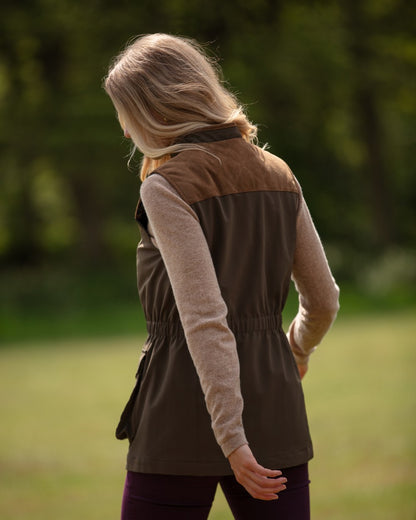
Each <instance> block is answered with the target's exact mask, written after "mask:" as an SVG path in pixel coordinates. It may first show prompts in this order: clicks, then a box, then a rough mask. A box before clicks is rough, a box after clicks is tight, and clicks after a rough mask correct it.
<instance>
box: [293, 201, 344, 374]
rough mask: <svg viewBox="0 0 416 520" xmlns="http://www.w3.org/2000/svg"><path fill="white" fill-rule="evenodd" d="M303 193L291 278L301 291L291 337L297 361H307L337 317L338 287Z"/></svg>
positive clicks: (299, 291)
mask: <svg viewBox="0 0 416 520" xmlns="http://www.w3.org/2000/svg"><path fill="white" fill-rule="evenodd" d="M300 197H301V198H300V207H299V212H298V217H297V225H296V249H295V257H294V264H293V269H292V279H293V281H294V283H295V287H296V290H297V292H298V293H299V309H298V313H297V315H296V317H295V319H294V320H293V321H292V323H291V325H290V327H289V331H288V340H289V343H290V346H291V348H292V351H293V354H294V356H295V359H296V362H297V363H298V364H307V363H308V360H309V356H310V354H311V353H312V352H313V351H314V350H315V348H316V346H317V345H318V344H319V343H320V342H321V340H322V338H323V337H324V335H325V334H326V333H327V331H328V330H329V328H330V327H331V325H332V323H333V321H334V320H335V317H336V315H337V312H338V309H339V302H338V299H339V288H338V286H337V285H336V283H335V280H334V278H333V276H332V274H331V271H330V268H329V265H328V261H327V259H326V256H325V252H324V249H323V247H322V244H321V241H320V239H319V236H318V233H317V231H316V229H315V226H314V223H313V221H312V218H311V215H310V213H309V209H308V207H307V205H306V202H305V200H304V199H303V197H302V194H300Z"/></svg>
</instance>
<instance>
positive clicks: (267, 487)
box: [236, 464, 287, 500]
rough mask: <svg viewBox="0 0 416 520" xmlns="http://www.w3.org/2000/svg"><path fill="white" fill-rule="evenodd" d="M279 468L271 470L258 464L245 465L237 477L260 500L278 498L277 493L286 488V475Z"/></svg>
mask: <svg viewBox="0 0 416 520" xmlns="http://www.w3.org/2000/svg"><path fill="white" fill-rule="evenodd" d="M281 475H282V472H281V471H279V470H269V469H266V468H263V467H262V466H260V465H258V464H250V465H249V466H246V467H244V468H243V469H242V470H241V471H240V472H239V474H238V475H236V478H237V480H238V482H239V483H240V484H241V485H242V486H244V487H245V488H246V490H247V491H248V492H249V493H250V495H251V496H252V497H254V498H257V499H260V500H276V499H277V498H278V495H277V493H280V492H281V491H283V490H285V489H286V485H285V484H286V482H287V479H286V477H282V476H281Z"/></svg>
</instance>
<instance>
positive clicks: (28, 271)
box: [0, 0, 416, 339]
mask: <svg viewBox="0 0 416 520" xmlns="http://www.w3.org/2000/svg"><path fill="white" fill-rule="evenodd" d="M415 20H416V6H415V4H414V3H413V2H406V1H401V0H364V1H349V0H343V1H331V0H327V1H324V0H311V1H300V0H291V1H287V0H280V1H279V0H255V1H254V0H253V1H250V2H246V1H245V0H235V1H231V2H224V1H220V0H211V1H203V0H186V1H184V0H160V1H158V2H153V1H149V0H142V1H140V2H139V1H137V2H131V1H126V0H120V1H112V0H94V1H89V2H85V1H80V0H31V1H30V0H20V1H19V2H14V1H6V2H3V3H2V7H1V17H0V176H1V177H0V178H1V189H0V266H1V287H2V290H1V299H0V305H1V307H0V308H1V311H2V313H1V318H0V325H1V332H0V338H3V339H14V338H18V339H19V338H20V339H22V338H23V337H26V336H27V337H31V336H32V335H33V334H35V335H36V334H41V335H42V334H43V335H48V334H52V335H53V334H56V333H59V332H61V333H63V334H70V333H73V334H76V333H77V331H80V330H81V329H83V330H85V332H88V331H89V330H92V332H93V333H95V332H98V331H101V330H102V332H103V333H106V332H108V331H109V330H110V329H112V328H114V331H116V332H123V331H127V332H131V331H132V330H134V327H135V325H134V324H133V322H132V321H131V320H130V319H123V316H124V312H125V311H126V312H129V310H128V309H131V307H130V305H131V303H132V302H133V301H136V290H135V286H134V262H135V261H134V256H135V245H136V242H137V241H138V238H139V235H138V229H137V227H136V225H135V222H134V220H133V213H134V208H135V205H136V202H137V199H138V194H139V181H138V176H137V171H138V167H139V158H137V161H136V163H135V164H133V167H132V168H131V170H130V171H129V170H128V169H127V166H126V161H127V155H128V153H129V150H130V145H129V144H128V143H126V142H125V140H124V139H123V138H122V136H121V132H120V128H119V126H118V122H117V120H116V117H115V113H114V109H113V107H112V105H111V102H110V100H109V99H108V98H107V96H106V95H105V93H104V91H103V89H102V79H103V77H104V76H105V74H106V71H107V68H108V65H109V62H110V60H111V58H112V57H113V56H114V55H116V54H117V53H118V52H119V51H120V50H121V49H122V48H123V46H124V45H125V43H126V42H127V41H128V40H129V39H130V38H132V37H133V36H135V35H138V34H142V33H148V32H170V33H173V34H182V35H186V36H190V37H194V38H196V39H197V40H199V41H200V42H202V43H204V44H207V48H208V50H209V52H210V53H211V54H214V55H216V56H218V57H219V63H220V65H221V66H222V68H223V71H224V78H225V80H226V81H227V82H228V84H229V85H230V87H231V89H232V90H233V92H235V93H236V94H237V95H238V97H239V98H240V99H241V101H242V102H243V103H244V104H245V105H246V107H247V111H248V114H249V117H250V118H251V119H252V120H253V121H254V122H256V123H257V124H258V125H259V137H260V142H261V143H262V144H264V143H268V144H269V147H270V150H271V151H272V152H274V153H275V154H276V155H279V156H280V157H282V158H283V159H284V160H286V161H287V162H288V163H289V165H290V166H291V168H292V170H293V171H294V172H295V175H296V176H297V177H298V179H299V181H300V182H301V185H302V187H303V190H304V195H305V198H306V200H307V203H308V205H309V207H310V210H311V213H312V215H313V218H314V220H315V223H316V225H317V228H318V230H319V233H320V235H321V237H322V240H323V242H324V244H325V247H326V251H327V254H328V257H329V260H330V264H331V267H332V269H333V272H334V275H335V277H336V279H337V281H339V283H340V284H341V285H342V286H343V287H344V289H345V290H344V297H345V298H347V300H348V294H349V289H350V288H351V287H353V288H355V289H353V290H352V293H354V294H355V296H351V298H352V300H353V305H358V307H359V306H360V304H362V302H363V301H365V300H366V301H367V306H368V307H372V306H373V305H374V306H375V307H379V306H380V305H381V306H382V305H383V303H382V302H385V303H386V302H388V305H391V304H392V302H393V303H394V302H399V304H400V305H401V304H402V303H406V302H409V301H413V296H414V291H413V286H414V282H415V280H416V265H415V264H416V262H415V255H414V252H415V238H416V226H415V211H416V177H415V175H414V150H415V144H416V95H415V93H416V30H415V27H416V23H415ZM242 234H244V230H242ZM357 291H358V292H357ZM357 294H358V297H357ZM347 300H345V302H347ZM360 302H361V303H360ZM125 305H127V307H125ZM109 306H110V307H113V309H112V310H111V312H110V314H112V312H117V313H118V314H119V315H120V319H119V320H117V319H112V320H107V319H105V318H106V311H105V309H108V308H109ZM347 307H348V305H347ZM114 309H115V310H114ZM126 309H127V310H126ZM91 310H95V311H96V312H97V315H98V314H100V313H101V315H102V316H103V319H102V320H99V321H100V323H99V324H98V325H97V321H94V320H93V319H91V314H90V312H91ZM130 316H131V315H130ZM45 317H46V321H45V320H44V319H43V318H45ZM51 317H53V318H54V319H53V320H51ZM120 320H121V321H120ZM42 322H43V325H42ZM132 327H133V329H132Z"/></svg>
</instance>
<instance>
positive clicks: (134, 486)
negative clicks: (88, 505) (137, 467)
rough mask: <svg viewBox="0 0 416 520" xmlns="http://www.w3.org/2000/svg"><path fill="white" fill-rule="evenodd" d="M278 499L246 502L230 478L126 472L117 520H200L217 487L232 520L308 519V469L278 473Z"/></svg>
mask: <svg viewBox="0 0 416 520" xmlns="http://www.w3.org/2000/svg"><path fill="white" fill-rule="evenodd" d="M282 473H283V476H285V477H286V478H287V484H286V486H287V488H286V489H285V490H284V491H281V492H280V493H279V498H278V500H272V501H263V500H257V499H255V498H252V497H251V496H250V495H249V494H248V493H247V491H246V490H245V489H244V488H243V487H242V486H241V485H240V484H239V483H238V482H237V481H236V479H235V478H234V476H226V477H192V476H189V477H188V476H173V475H153V474H147V473H135V472H132V471H128V472H127V477H126V483H125V487H124V495H123V503H122V511H121V520H206V519H207V518H208V515H209V512H210V509H211V506H212V502H213V500H214V496H215V491H216V488H217V484H220V486H221V488H222V491H223V493H224V495H225V497H226V499H227V502H228V505H229V506H230V509H231V511H232V514H233V517H234V518H235V519H237V520H257V519H259V520H260V519H261V520H272V519H273V520H309V519H310V510H309V476H308V465H307V464H303V465H301V466H296V467H293V468H286V469H282Z"/></svg>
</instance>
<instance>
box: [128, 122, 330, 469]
mask: <svg viewBox="0 0 416 520" xmlns="http://www.w3.org/2000/svg"><path fill="white" fill-rule="evenodd" d="M224 130H227V129H221V131H220V132H218V131H217V133H216V132H215V131H214V132H209V138H207V140H206V141H204V133H202V135H200V136H199V137H198V136H197V135H196V136H194V137H193V139H196V142H199V143H202V144H201V146H202V145H203V148H204V150H205V151H203V150H195V151H186V152H181V153H180V154H178V155H176V156H175V157H173V158H172V159H171V160H170V161H168V162H167V163H165V164H164V165H163V166H162V167H161V168H159V169H158V170H157V172H155V173H154V174H153V175H151V176H150V177H149V178H148V179H147V180H146V181H145V182H144V183H143V185H142V189H141V197H142V201H141V202H140V203H139V205H138V208H137V212H136V216H137V219H138V222H139V224H140V228H141V234H142V241H141V243H140V244H139V247H138V256H137V258H138V288H139V294H140V299H141V302H142V305H143V309H144V312H145V315H146V320H147V326H148V333H149V336H148V339H147V341H146V345H145V347H144V351H146V352H147V354H146V358H145V360H144V361H143V362H142V365H141V370H140V374H141V384H140V388H139V389H137V387H136V390H137V392H136V393H137V396H135V397H134V403H133V406H132V407H131V410H130V412H129V414H128V415H129V417H128V418H127V419H128V420H127V423H128V427H126V428H125V431H126V432H127V433H126V435H127V436H128V437H129V441H130V448H129V453H128V459H127V468H128V469H129V470H130V471H134V472H144V473H162V474H176V475H229V474H231V473H232V471H231V468H230V466H229V464H228V461H227V460H226V458H225V457H226V456H227V455H228V454H229V453H231V452H232V451H233V450H234V449H236V448H238V447H239V446H241V445H242V444H245V443H247V442H248V443H249V444H250V446H251V448H252V450H253V452H254V454H255V456H256V457H257V459H258V461H259V462H260V463H261V464H263V465H265V466H267V467H270V468H276V469H281V468H284V467H290V466H296V465H299V464H303V463H305V462H307V461H308V460H309V459H310V458H311V457H312V445H311V440H310V435H309V429H308V425H307V418H306V412H305V406H304V399H303V392H302V386H301V382H300V379H299V374H298V370H297V366H296V362H295V357H294V355H295V356H297V360H300V361H301V362H305V361H306V360H307V357H308V355H309V353H310V351H311V350H312V349H313V348H315V346H316V344H317V343H319V341H320V340H321V339H322V336H323V334H324V333H325V332H326V330H327V329H328V328H329V326H330V324H331V322H332V320H333V318H334V316H335V314H336V310H337V305H338V288H337V287H336V285H335V282H334V281H333V279H332V276H331V273H330V271H329V268H328V265H327V262H326V258H325V255H324V253H323V249H322V246H321V244H320V241H319V238H318V237H317V235H316V231H315V229H314V227H313V223H312V221H311V219H310V215H309V212H308V211H307V208H306V205H305V204H304V201H303V198H302V194H301V191H300V187H299V184H298V183H297V181H296V179H295V178H294V176H293V174H292V172H291V171H290V169H289V168H288V166H287V165H286V164H285V163H284V162H283V161H282V160H281V159H278V158H277V157H275V156H273V155H272V154H269V153H267V152H265V151H263V150H261V149H259V148H258V147H255V146H253V145H250V144H248V143H246V142H245V141H244V140H243V139H242V138H241V136H240V137H239V136H237V135H236V133H235V131H236V128H235V127H233V128H231V129H229V130H230V131H232V132H234V134H233V135H230V134H228V135H224ZM205 134H206V132H205ZM299 237H300V238H301V242H300V243H299V240H298V239H299ZM305 245H308V248H307V249H308V252H307V254H308V255H309V256H310V257H311V258H312V259H313V260H314V263H313V265H312V268H309V269H308V261H307V259H306V257H305V254H304V251H303V248H304V246H305ZM317 275H318V276H321V280H322V285H321V287H323V289H322V290H320V291H319V290H318V292H319V294H318V295H316V294H312V293H311V291H312V292H313V293H315V289H316V287H315V286H316V283H315V281H314V280H313V279H314V277H316V276H317ZM291 276H293V277H294V280H295V283H296V285H297V288H298V289H299V291H300V297H301V299H300V309H299V313H298V316H297V317H296V318H295V320H294V322H293V323H292V325H291V328H290V331H289V339H290V345H289V342H288V339H287V337H286V334H285V333H284V332H283V330H282V327H281V311H282V309H283V306H284V304H285V301H286V297H287V292H288V288H289V283H290V278H291ZM292 350H293V352H292ZM128 432H130V433H128Z"/></svg>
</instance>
